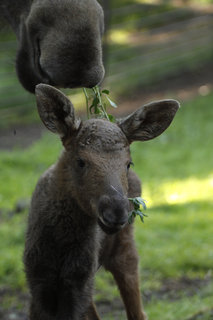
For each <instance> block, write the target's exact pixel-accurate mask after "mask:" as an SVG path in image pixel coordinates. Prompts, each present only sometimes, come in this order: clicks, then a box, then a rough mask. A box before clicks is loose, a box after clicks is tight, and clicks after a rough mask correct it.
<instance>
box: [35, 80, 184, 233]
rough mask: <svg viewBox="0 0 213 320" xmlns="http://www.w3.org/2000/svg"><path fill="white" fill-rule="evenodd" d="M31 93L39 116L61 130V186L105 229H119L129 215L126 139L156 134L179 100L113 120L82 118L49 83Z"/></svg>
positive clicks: (129, 162) (161, 102)
mask: <svg viewBox="0 0 213 320" xmlns="http://www.w3.org/2000/svg"><path fill="white" fill-rule="evenodd" d="M36 98H37V105H38V111H39V114H40V117H41V119H42V121H43V122H44V124H45V125H46V127H47V128H48V129H49V130H50V131H52V132H54V133H58V134H59V135H60V137H61V139H62V142H63V144H64V147H65V152H64V153H63V156H62V157H61V159H60V161H59V164H60V165H59V168H61V169H60V170H59V171H60V174H59V181H60V184H62V185H63V190H64V192H66V193H67V194H68V195H69V194H70V196H72V197H73V198H74V199H75V200H76V201H77V202H78V205H79V206H80V207H81V208H82V209H83V210H84V212H87V213H88V215H91V216H93V217H95V218H96V219H97V220H98V222H99V224H100V226H101V228H102V229H103V230H104V231H105V232H106V233H114V232H116V231H118V230H120V229H121V228H122V227H123V226H124V225H125V224H126V223H127V221H128V211H129V201H128V172H129V168H130V165H131V156H130V150H129V145H130V143H131V142H133V141H135V140H140V141H145V140H149V139H153V138H154V137H156V136H158V135H160V134H161V133H162V132H163V131H164V130H165V129H166V128H167V127H168V126H169V125H170V123H171V121H172V119H173V117H174V115H175V113H176V111H177V109H178V107H179V104H178V102H176V101H174V100H164V101H158V102H153V103H151V104H149V105H145V106H143V107H141V108H140V109H138V110H137V111H135V112H134V113H132V114H131V115H129V116H128V117H127V118H125V119H122V120H120V121H118V122H117V124H115V123H111V122H109V121H107V120H102V119H90V120H86V121H84V122H81V121H80V120H78V119H77V118H76V116H75V113H74V108H73V105H72V103H71V102H70V101H69V100H68V98H67V97H66V96H65V95H64V94H62V93H61V92H60V91H59V90H57V89H55V88H53V87H51V86H49V85H43V84H40V85H38V86H37V87H36Z"/></svg>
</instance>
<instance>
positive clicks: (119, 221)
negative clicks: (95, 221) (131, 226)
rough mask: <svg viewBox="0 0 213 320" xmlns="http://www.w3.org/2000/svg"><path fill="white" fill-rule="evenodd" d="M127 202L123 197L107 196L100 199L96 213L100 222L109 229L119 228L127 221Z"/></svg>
mask: <svg viewBox="0 0 213 320" xmlns="http://www.w3.org/2000/svg"><path fill="white" fill-rule="evenodd" d="M128 210H129V201H128V199H127V197H125V196H120V195H116V196H107V195H104V196H102V197H101V198H100V200H99V204H98V213H99V218H100V219H101V222H102V223H103V224H104V225H105V226H107V227H109V228H118V229H119V228H121V227H122V226H124V225H125V224H126V223H127V221H128Z"/></svg>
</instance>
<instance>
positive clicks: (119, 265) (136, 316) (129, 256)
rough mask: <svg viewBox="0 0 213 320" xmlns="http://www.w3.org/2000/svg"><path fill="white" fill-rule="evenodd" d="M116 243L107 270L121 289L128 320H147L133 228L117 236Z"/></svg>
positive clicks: (128, 228) (124, 230) (130, 227)
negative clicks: (140, 286)
mask: <svg viewBox="0 0 213 320" xmlns="http://www.w3.org/2000/svg"><path fill="white" fill-rule="evenodd" d="M115 243H116V245H115V246H114V248H113V251H112V253H111V257H110V259H109V260H108V262H107V263H106V264H105V268H106V269H107V270H109V271H110V272H111V273H112V274H113V276H114V279H115V281H116V283H117V285H118V287H119V290H120V293H121V296H122V299H123V302H124V305H125V308H126V313H127V318H128V320H146V319H147V318H146V314H145V313H144V311H143V306H142V298H141V294H140V289H139V275H138V255H137V252H136V249H135V245H134V240H133V234H132V226H127V227H125V228H124V229H123V230H122V231H121V232H120V233H119V234H118V235H117V236H116V241H115Z"/></svg>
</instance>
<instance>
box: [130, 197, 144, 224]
mask: <svg viewBox="0 0 213 320" xmlns="http://www.w3.org/2000/svg"><path fill="white" fill-rule="evenodd" d="M128 199H129V201H130V202H131V203H132V204H133V206H134V209H133V210H132V211H131V212H130V213H129V219H128V222H129V224H131V223H132V222H133V221H134V218H135V217H136V216H139V217H140V219H141V221H142V222H143V223H144V217H147V215H146V214H145V213H143V211H142V209H143V210H146V204H145V200H144V199H142V198H141V197H136V198H128Z"/></svg>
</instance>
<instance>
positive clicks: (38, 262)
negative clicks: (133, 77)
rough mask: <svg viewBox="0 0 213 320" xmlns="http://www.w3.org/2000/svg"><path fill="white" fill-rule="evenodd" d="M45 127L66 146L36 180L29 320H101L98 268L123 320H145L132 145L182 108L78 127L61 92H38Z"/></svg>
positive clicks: (28, 264)
mask: <svg viewBox="0 0 213 320" xmlns="http://www.w3.org/2000/svg"><path fill="white" fill-rule="evenodd" d="M36 98H37V105H38V111H39V114H40V117H41V119H42V121H43V122H44V124H45V126H46V127H47V128H48V129H49V130H50V131H52V132H54V133H58V134H59V135H60V137H61V140H62V142H63V145H64V151H63V153H62V155H61V157H60V159H59V161H58V162H57V163H56V164H55V165H53V166H52V167H51V168H49V170H47V172H46V173H44V175H43V176H42V177H41V178H40V180H39V182H38V184H37V187H36V190H35V192H34V195H33V198H32V203H31V209H30V214H29V223H28V231H27V238H26V247H25V254H24V262H25V270H26V275H27V279H28V284H29V287H30V290H31V294H32V303H31V309H30V320H38V319H52V320H56V319H60V320H68V319H72V320H78V319H84V320H98V319H100V318H99V316H98V315H97V312H96V310H95V306H94V304H93V302H92V292H93V289H92V288H93V282H94V277H95V272H96V271H97V269H98V266H100V265H103V266H104V267H105V268H106V269H107V270H109V271H110V272H112V274H113V276H114V278H115V280H116V282H117V284H118V286H119V289H120V292H121V295H122V298H123V300H124V304H125V307H126V312H127V316H128V320H145V319H146V317H145V313H144V312H143V309H142V303H141V295H140V290H139V280H138V268H137V265H138V256H137V252H136V249H135V245H134V240H133V232H132V231H133V230H132V225H129V224H128V223H127V221H128V211H129V202H128V198H129V197H136V196H139V195H140V193H141V188H140V181H139V179H138V178H137V176H136V175H135V174H134V173H133V171H132V170H131V169H130V168H129V167H130V164H131V156H130V150H129V145H130V143H131V142H133V141H135V140H141V141H144V140H149V139H152V138H154V137H156V136H158V135H160V134H161V133H162V132H163V131H164V130H165V129H166V128H167V127H168V126H169V125H170V123H171V121H172V119H173V117H174V116H175V114H176V111H177V109H178V107H179V104H178V103H177V102H176V101H174V100H164V101H158V102H154V103H151V104H149V105H146V106H143V107H141V108H140V109H138V110H137V111H135V112H134V113H133V114H131V115H130V116H128V117H127V118H125V119H122V120H120V121H119V122H118V123H117V124H115V123H111V122H109V121H107V120H103V119H90V120H86V121H84V122H81V121H80V120H79V119H78V118H76V116H75V112H74V108H73V105H72V103H71V102H70V101H69V100H68V98H67V97H66V96H65V95H63V94H62V93H61V92H60V91H59V90H57V89H55V88H53V87H51V86H49V85H43V84H40V85H38V86H37V87H36Z"/></svg>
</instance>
